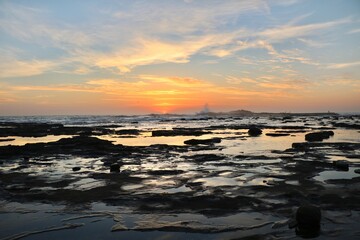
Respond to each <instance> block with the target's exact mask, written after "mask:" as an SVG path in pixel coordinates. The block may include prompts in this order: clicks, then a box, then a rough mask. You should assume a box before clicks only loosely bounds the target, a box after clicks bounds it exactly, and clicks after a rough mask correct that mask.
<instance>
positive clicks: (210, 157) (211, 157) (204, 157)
mask: <svg viewBox="0 0 360 240" xmlns="http://www.w3.org/2000/svg"><path fill="white" fill-rule="evenodd" d="M191 158H192V159H193V160H194V161H195V162H198V163H202V162H209V161H219V160H222V159H224V158H225V157H224V156H223V155H216V154H197V155H193V156H191Z"/></svg>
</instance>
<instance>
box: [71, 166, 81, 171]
mask: <svg viewBox="0 0 360 240" xmlns="http://www.w3.org/2000/svg"><path fill="white" fill-rule="evenodd" d="M80 169H81V167H73V168H72V170H73V171H74V172H77V171H80Z"/></svg>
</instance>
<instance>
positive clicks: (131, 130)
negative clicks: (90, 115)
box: [115, 129, 140, 135]
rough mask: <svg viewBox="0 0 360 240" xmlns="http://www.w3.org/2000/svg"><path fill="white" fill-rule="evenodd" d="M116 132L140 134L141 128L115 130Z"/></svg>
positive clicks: (119, 133) (120, 133)
mask: <svg viewBox="0 0 360 240" xmlns="http://www.w3.org/2000/svg"><path fill="white" fill-rule="evenodd" d="M115 133H116V134H118V135H139V134H140V130H138V129H121V130H117V131H115Z"/></svg>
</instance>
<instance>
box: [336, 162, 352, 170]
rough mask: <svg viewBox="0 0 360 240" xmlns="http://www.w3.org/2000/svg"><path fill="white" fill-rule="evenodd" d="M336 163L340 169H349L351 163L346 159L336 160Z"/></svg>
mask: <svg viewBox="0 0 360 240" xmlns="http://www.w3.org/2000/svg"><path fill="white" fill-rule="evenodd" d="M334 165H335V167H336V168H337V169H338V170H341V171H349V163H348V162H347V161H345V160H339V161H335V162H334Z"/></svg>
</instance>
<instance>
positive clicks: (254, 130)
mask: <svg viewBox="0 0 360 240" xmlns="http://www.w3.org/2000/svg"><path fill="white" fill-rule="evenodd" d="M248 134H249V135H250V136H252V137H255V136H259V135H260V134H262V130H261V129H260V128H257V127H251V128H249V131H248Z"/></svg>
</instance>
